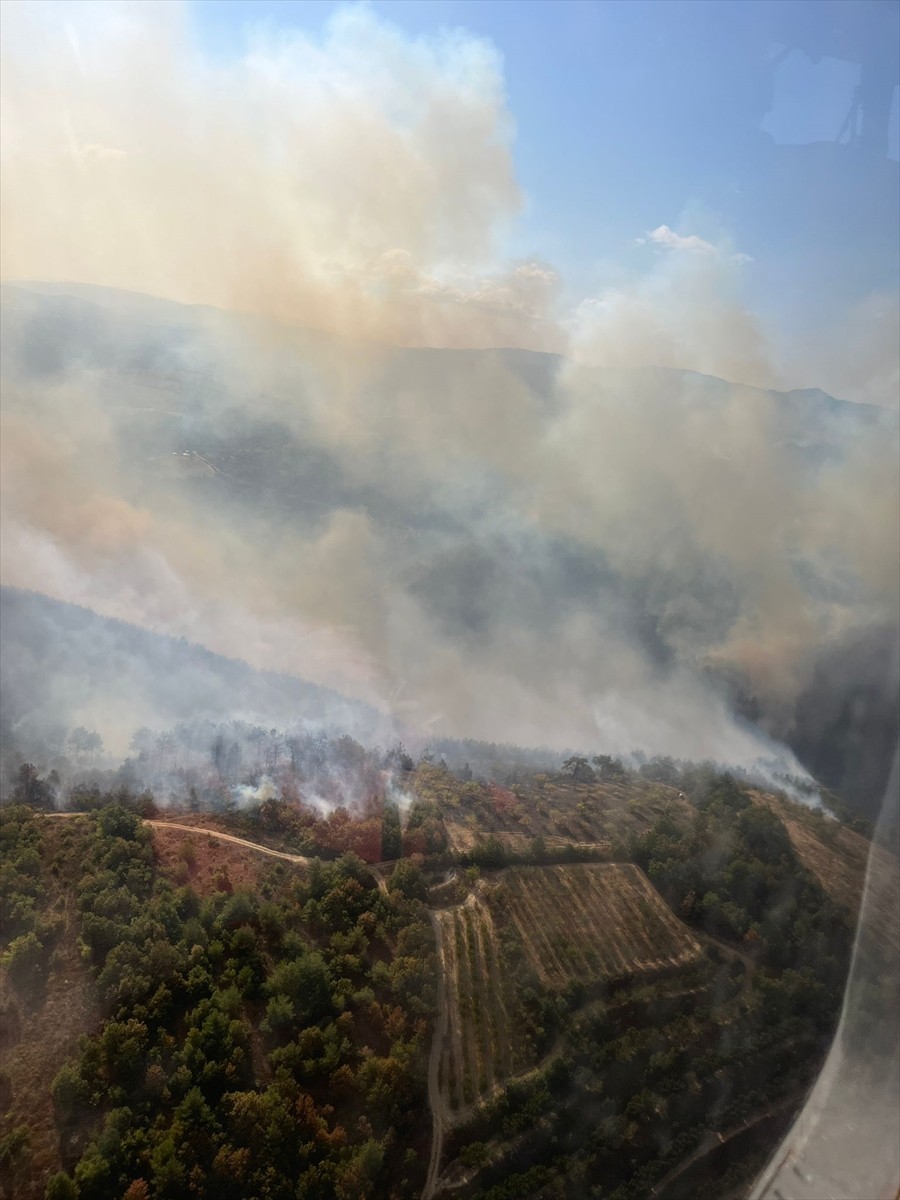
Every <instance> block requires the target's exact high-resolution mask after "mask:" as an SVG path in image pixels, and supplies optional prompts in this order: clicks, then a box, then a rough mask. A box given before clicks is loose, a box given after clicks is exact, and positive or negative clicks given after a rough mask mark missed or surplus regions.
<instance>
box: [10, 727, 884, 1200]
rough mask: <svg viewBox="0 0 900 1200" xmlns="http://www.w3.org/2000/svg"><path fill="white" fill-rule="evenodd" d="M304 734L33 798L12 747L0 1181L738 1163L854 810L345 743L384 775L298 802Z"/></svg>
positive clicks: (598, 1174)
mask: <svg viewBox="0 0 900 1200" xmlns="http://www.w3.org/2000/svg"><path fill="white" fill-rule="evenodd" d="M353 745H355V744H353ZM270 749H271V747H270ZM301 750H302V748H301V747H298V748H297V750H296V764H295V766H296V768H297V770H298V771H299V772H300V775H299V776H298V779H299V783H298V782H294V783H293V784H290V782H289V781H290V778H293V776H291V775H290V772H289V771H288V768H287V767H286V768H285V770H286V771H288V774H287V775H283V776H281V779H282V785H283V786H282V790H281V791H280V793H279V794H272V795H267V796H265V797H264V798H263V797H260V796H257V797H256V798H255V799H253V798H251V799H249V800H248V802H247V803H246V804H244V805H243V806H242V807H240V808H237V807H235V806H231V807H230V808H229V807H225V808H220V809H219V811H218V812H215V813H214V812H208V811H207V812H204V811H201V810H200V809H199V806H194V809H193V811H192V810H191V808H189V807H184V808H181V809H178V808H172V807H170V808H169V809H167V810H163V809H161V808H160V807H159V806H158V805H157V804H156V803H155V801H154V799H153V797H152V796H151V795H149V794H143V795H137V794H135V793H130V792H128V790H127V789H122V788H120V789H119V790H118V791H117V792H116V793H115V794H112V793H103V792H99V791H96V790H94V791H91V790H89V789H82V790H80V791H78V790H76V791H74V792H73V793H71V795H70V797H69V802H70V804H71V805H75V806H79V805H80V806H81V807H82V808H83V809H86V810H88V811H84V812H83V813H80V814H79V813H77V812H73V811H71V809H70V811H69V812H68V813H60V814H56V813H53V812H50V813H48V812H47V811H46V810H47V807H48V803H47V796H46V793H45V791H44V790H43V789H44V788H45V787H46V785H45V783H44V781H42V780H41V778H40V775H39V774H38V773H36V772H35V774H34V775H33V776H30V777H29V779H30V780H31V782H30V784H29V785H28V787H26V786H25V785H24V784H23V783H22V781H21V780H20V782H19V784H17V798H18V800H19V801H22V800H25V801H26V802H25V803H21V802H20V803H18V804H15V805H13V806H6V807H4V808H3V809H2V810H0V835H2V842H3V858H4V868H3V878H2V887H3V896H2V898H3V905H4V923H3V954H2V959H0V972H2V981H3V1016H4V1021H3V1025H4V1037H5V1042H4V1074H3V1076H2V1086H3V1095H2V1104H3V1109H4V1115H3V1123H2V1127H0V1130H2V1138H3V1141H2V1156H3V1162H4V1164H5V1167H6V1179H7V1183H6V1189H7V1194H8V1195H9V1196H10V1197H12V1196H17V1197H18V1196H22V1197H25V1198H27V1200H30V1198H31V1197H34V1198H35V1200H40V1198H42V1197H43V1196H44V1195H45V1193H46V1196H47V1197H48V1200H67V1198H70V1197H71V1198H74V1197H78V1198H82V1200H104V1198H105V1197H112V1196H117V1197H118V1196H127V1197H128V1200H141V1198H150V1200H157V1198H159V1200H181V1198H182V1197H185V1198H187V1197H193V1196H201V1197H202V1196H207V1195H208V1196H211V1197H212V1196H226V1197H234V1200H242V1198H244V1197H247V1196H258V1197H260V1198H261V1200H263V1198H265V1200H269V1198H271V1200H282V1198H287V1197H295V1196H296V1197H300V1196H302V1197H304V1198H305V1197H322V1198H323V1200H325V1198H329V1200H330V1198H332V1197H333V1198H334V1200H357V1197H370V1198H371V1200H378V1198H380V1197H396V1198H397V1200H402V1198H403V1197H411V1196H418V1195H419V1194H422V1195H424V1196H426V1197H429V1196H432V1195H435V1196H436V1195H440V1194H442V1193H443V1192H445V1191H446V1189H448V1188H450V1187H451V1186H452V1187H453V1189H454V1191H453V1193H452V1194H454V1195H459V1196H461V1197H465V1198H472V1200H475V1198H476V1197H479V1198H484V1200H512V1198H513V1197H516V1198H517V1200H518V1197H528V1196H535V1197H537V1196H540V1197H559V1198H560V1200H562V1198H565V1200H580V1198H581V1197H584V1196H592V1197H597V1198H598V1200H600V1198H602V1200H645V1197H646V1196H647V1195H648V1194H650V1193H651V1191H652V1194H653V1195H654V1196H656V1195H659V1196H660V1197H669V1198H670V1200H677V1198H678V1197H680V1196H682V1195H685V1196H687V1195H697V1196H701V1195H703V1196H709V1197H710V1198H711V1197H713V1196H717V1195H719V1194H720V1193H718V1192H717V1191H716V1190H715V1189H716V1187H717V1186H719V1185H721V1186H723V1187H724V1186H725V1184H726V1183H727V1182H728V1181H729V1180H732V1181H733V1182H734V1181H738V1180H739V1179H741V1178H744V1177H746V1176H747V1174H748V1173H750V1172H752V1171H753V1170H754V1169H755V1167H756V1166H758V1165H759V1162H760V1161H761V1159H762V1158H764V1157H765V1155H766V1153H767V1152H768V1150H769V1149H770V1148H771V1146H772V1144H773V1141H774V1139H775V1138H777V1136H778V1132H779V1130H781V1129H782V1128H783V1127H784V1125H785V1123H786V1122H787V1120H789V1118H790V1116H791V1114H792V1112H794V1111H795V1110H796V1108H797V1107H798V1105H799V1104H800V1102H801V1101H802V1098H803V1095H804V1092H805V1090H806V1088H808V1086H809V1085H810V1084H811V1082H812V1080H813V1078H814V1076H815V1073H816V1071H817V1069H818V1066H819V1064H820V1062H821V1060H822V1057H823V1055H824V1052H825V1050H826V1048H827V1046H828V1044H829V1041H830V1037H831V1034H832V1032H833V1029H834V1025H835V1021H836V1018H837V1013H838V1010H839V1006H840V1001H841V996H842V992H843V984H844V978H845V974H846V971H847V966H848V961H849V951H850V943H851V939H852V931H853V924H854V919H855V911H854V907H855V904H856V903H857V902H858V896H859V889H860V887H861V871H862V869H863V866H864V859H861V858H860V857H859V853H858V851H859V849H860V847H864V846H865V842H864V840H863V839H862V838H861V837H860V836H859V835H858V834H855V833H852V832H851V831H849V830H847V829H846V828H842V827H841V826H840V825H839V824H838V822H837V821H835V820H834V819H833V818H826V817H824V816H822V815H815V814H813V813H810V812H809V810H806V809H803V808H802V807H800V806H796V805H792V804H791V803H790V802H789V801H787V800H786V799H785V798H784V797H778V796H775V795H771V794H765V793H761V792H758V791H757V792H754V791H748V790H747V789H746V788H744V787H742V786H741V785H740V784H739V783H738V782H736V781H735V780H734V779H733V778H732V777H731V776H728V775H721V774H718V773H716V772H715V771H714V770H712V769H711V768H693V767H676V766H675V765H674V764H671V763H667V762H657V763H651V764H647V765H646V767H645V768H644V769H643V772H642V773H641V772H635V771H629V770H627V769H626V768H624V767H623V766H622V765H621V764H620V763H617V762H616V761H615V760H611V759H609V758H608V756H597V757H596V758H595V760H594V765H593V766H591V765H590V764H589V763H588V760H587V759H585V758H579V757H578V756H573V757H572V758H571V759H570V760H569V761H568V763H567V764H566V767H565V769H563V770H556V771H552V770H551V771H545V772H543V773H541V772H539V773H532V772H530V771H529V768H528V767H527V766H524V765H522V764H518V765H516V764H513V765H512V766H511V767H510V772H509V773H508V774H507V776H506V777H505V779H504V782H503V783H502V784H499V783H494V782H490V781H485V780H478V779H474V778H471V777H470V776H471V771H470V770H469V769H468V768H466V769H460V770H458V771H456V772H454V771H452V770H451V769H450V768H449V767H448V766H447V765H446V764H444V763H442V762H436V761H435V760H434V759H433V758H430V757H427V758H425V759H423V760H422V761H420V762H419V763H418V764H416V763H414V762H413V761H412V760H411V759H410V757H409V756H408V755H407V754H406V753H405V752H404V751H403V750H402V748H399V749H397V750H396V751H395V752H394V754H393V757H392V758H390V760H389V764H390V769H389V770H388V771H387V772H385V773H384V774H381V775H379V773H378V771H377V770H375V766H374V764H375V762H376V761H377V758H370V757H369V753H370V752H368V751H365V750H364V749H363V748H362V747H357V749H356V750H355V751H354V750H353V748H352V745H351V744H349V743H348V744H347V745H346V746H345V747H344V749H343V751H342V753H343V754H344V755H345V756H349V757H346V760H345V767H346V766H348V765H352V764H354V763H355V768H354V769H355V771H356V775H355V776H354V777H353V778H355V779H356V785H357V787H362V788H363V791H364V790H365V786H368V787H371V788H374V789H377V787H378V786H379V784H381V786H382V788H383V795H382V796H381V800H380V803H378V804H376V803H375V801H374V800H373V801H372V802H371V803H369V804H367V805H363V806H360V807H352V806H351V807H350V808H346V807H341V806H340V805H339V806H338V807H337V808H335V809H334V810H333V812H332V813H331V814H330V815H328V816H323V815H322V814H320V813H317V812H316V810H315V809H313V808H310V807H309V806H308V805H307V804H306V803H305V801H304V799H303V794H304V791H306V790H307V789H312V791H313V793H314V794H317V793H318V791H319V789H320V787H321V786H322V785H323V780H322V779H321V778H319V779H318V782H316V780H317V778H318V777H317V776H316V775H315V768H314V765H313V764H314V760H311V759H309V758H305V757H304V756H303V753H301ZM260 753H263V751H262V750H261V751H260ZM354 756H355V757H354ZM327 761H329V760H322V762H327ZM319 769H321V764H320V768H319ZM367 772H368V775H367ZM589 774H590V776H591V778H587V776H588V775H589ZM301 777H305V779H306V783H305V784H304V783H303V778H301ZM662 778H665V779H666V780H667V782H665V783H663V782H661V779H662ZM349 779H350V776H348V775H346V774H345V776H344V777H343V783H344V786H347V784H348V781H349ZM365 779H368V784H367V785H365V786H363V783H362V781H364V780H365ZM29 787H30V788H31V791H30V792H29V790H28V788H29ZM384 789H386V790H384ZM29 798H30V803H29V802H28V801H29ZM804 814H805V815H804ZM462 829H465V830H467V831H468V832H469V835H470V836H469V837H468V838H467V839H462V838H461V837H460V835H459V832H458V831H460V830H462ZM515 829H520V830H521V832H519V833H515V832H513V830H515ZM454 830H456V831H457V832H454ZM563 831H564V832H563ZM857 843H859V845H857ZM350 847H355V848H356V850H357V851H358V853H354V852H352V851H350V850H349V848H350ZM882 853H883V852H882ZM360 855H362V857H360ZM825 856H827V862H828V872H827V879H826V882H827V883H828V884H829V887H828V890H827V891H826V890H825V888H823V885H822V880H821V878H820V877H821V874H822V866H821V864H822V862H824V861H826V858H825ZM880 929H881V933H880V935H879V936H880V937H881V939H882V941H883V944H884V948H885V953H887V954H890V953H894V952H895V951H896V947H895V948H894V949H893V950H892V949H891V943H890V938H891V937H892V936H893V933H892V926H891V922H890V919H889V915H885V917H884V920H883V923H882V925H881V927H880ZM871 1003H872V1004H873V1005H874V1007H873V1009H872V1012H873V1018H874V1014H875V1013H876V1012H877V1005H878V998H877V996H874V995H873V997H872V998H871ZM712 1134H715V1137H714V1139H713V1142H710V1141H709V1138H710V1136H711V1135H712ZM723 1139H724V1140H725V1141H726V1142H728V1144H729V1145H730V1147H731V1152H730V1153H729V1156H728V1162H727V1163H726V1162H723V1161H721V1160H720V1159H719V1157H718V1156H717V1155H716V1154H715V1153H713V1151H714V1149H715V1147H716V1146H721V1145H722V1143H723ZM429 1147H430V1150H429ZM716 1181H718V1182H716ZM729 1186H730V1184H729ZM680 1188H682V1189H683V1188H687V1189H688V1190H687V1191H685V1192H682V1191H680V1190H679V1189H680ZM692 1189H695V1190H692ZM448 1194H449V1193H448Z"/></svg>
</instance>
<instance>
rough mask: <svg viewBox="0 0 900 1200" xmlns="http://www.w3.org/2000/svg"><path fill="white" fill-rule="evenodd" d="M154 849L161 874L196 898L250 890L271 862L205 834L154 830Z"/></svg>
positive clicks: (231, 843) (158, 827) (157, 828)
mask: <svg viewBox="0 0 900 1200" xmlns="http://www.w3.org/2000/svg"><path fill="white" fill-rule="evenodd" d="M153 846H154V849H155V851H156V858H157V862H158V864H159V868H160V870H161V871H162V872H163V873H164V874H166V875H168V876H169V878H171V879H172V880H173V881H174V882H175V883H177V884H179V885H180V886H184V885H189V886H190V887H192V888H193V889H194V891H195V892H196V893H197V895H198V896H208V895H211V894H212V893H213V892H223V891H224V892H232V891H237V890H250V891H252V890H253V888H255V887H256V884H257V882H258V880H259V877H260V874H261V873H262V872H263V871H265V870H268V869H269V868H270V867H271V859H269V858H268V857H267V856H266V855H263V854H260V853H259V851H257V850H251V849H250V848H249V847H248V846H239V845H236V844H235V843H234V842H227V841H224V840H223V839H221V838H216V837H212V836H210V835H209V834H208V833H205V832H204V830H203V828H202V827H198V829H197V832H196V833H186V832H185V831H184V830H183V829H165V828H162V827H161V826H159V825H155V826H154V827H153Z"/></svg>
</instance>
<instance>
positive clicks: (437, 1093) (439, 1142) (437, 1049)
mask: <svg viewBox="0 0 900 1200" xmlns="http://www.w3.org/2000/svg"><path fill="white" fill-rule="evenodd" d="M431 927H432V929H433V930H434V941H435V951H436V956H437V960H438V983H437V1017H436V1018H435V1025H434V1034H433V1036H432V1039H431V1055H430V1057H429V1060H428V1103H429V1104H430V1105H431V1120H432V1135H431V1155H430V1156H429V1159H428V1174H427V1175H426V1176H425V1186H424V1187H423V1189H422V1200H431V1197H432V1196H433V1195H434V1189H435V1187H436V1186H437V1181H438V1172H439V1170H440V1168H441V1157H442V1155H443V1152H444V1120H445V1118H446V1117H447V1116H448V1114H447V1113H445V1111H444V1099H443V1096H442V1095H441V1086H440V1079H439V1078H438V1073H439V1070H440V1065H441V1053H442V1051H443V1046H444V1036H445V1034H446V1032H447V1024H448V1021H449V1019H450V1012H449V1009H448V1007H447V994H446V988H445V986H444V975H445V972H444V963H443V941H442V936H441V922H440V919H439V918H438V915H437V913H431Z"/></svg>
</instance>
